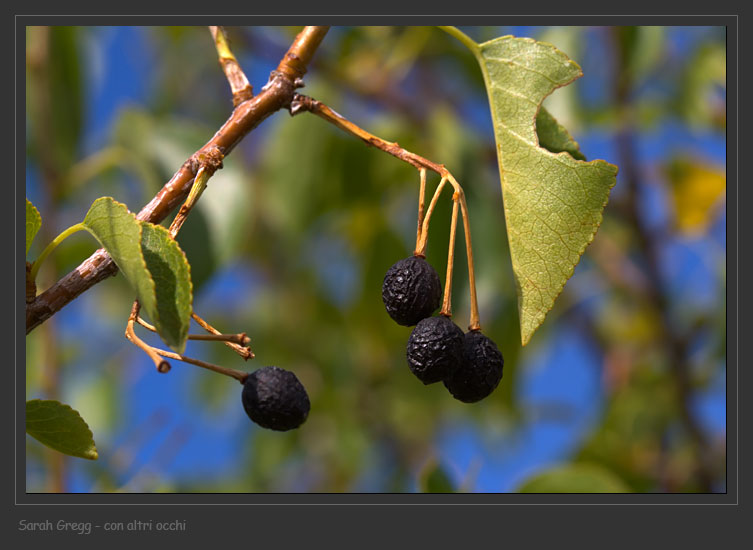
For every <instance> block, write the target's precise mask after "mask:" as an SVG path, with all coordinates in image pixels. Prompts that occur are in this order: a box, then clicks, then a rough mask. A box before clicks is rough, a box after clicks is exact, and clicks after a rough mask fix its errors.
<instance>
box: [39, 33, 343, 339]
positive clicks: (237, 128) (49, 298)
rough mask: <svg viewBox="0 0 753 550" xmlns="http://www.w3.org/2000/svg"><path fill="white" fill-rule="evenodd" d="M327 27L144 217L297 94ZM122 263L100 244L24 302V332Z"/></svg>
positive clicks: (164, 211) (294, 51) (157, 212)
mask: <svg viewBox="0 0 753 550" xmlns="http://www.w3.org/2000/svg"><path fill="white" fill-rule="evenodd" d="M328 30H329V27H326V26H309V27H305V28H304V29H303V30H302V31H301V32H300V33H299V34H298V36H297V37H296V38H295V40H294V41H293V43H292V44H291V46H290V48H289V49H288V51H287V53H286V54H285V56H284V57H283V58H282V60H281V61H280V63H279V65H278V67H277V70H275V71H273V72H272V74H271V75H270V79H269V82H267V84H266V86H264V88H263V89H262V91H261V93H259V94H258V95H256V96H255V97H253V98H251V99H248V100H246V101H244V102H243V103H240V104H239V105H238V106H237V107H236V108H235V109H234V110H233V112H232V114H231V115H230V118H228V120H227V121H226V122H225V123H224V124H223V125H222V127H221V128H220V129H219V130H218V131H217V133H215V134H214V136H213V137H212V138H211V139H210V140H209V141H208V142H207V143H206V144H205V145H204V146H203V147H202V148H201V149H199V150H198V151H197V152H196V153H194V154H193V155H192V156H191V158H189V159H188V160H187V161H186V162H184V163H183V165H182V166H181V167H180V169H179V170H178V171H177V172H176V173H175V174H174V175H173V177H172V178H170V181H168V182H167V183H166V184H165V185H164V186H163V187H162V189H161V190H160V191H159V193H157V195H155V197H154V198H153V199H152V200H151V201H150V202H149V203H148V204H147V205H146V206H144V207H143V208H142V209H141V211H140V212H139V213H138V215H137V218H138V219H139V220H142V221H148V222H152V223H159V222H160V221H162V220H163V219H165V218H166V217H167V215H168V214H169V213H170V212H171V211H172V210H173V209H175V208H176V207H177V206H178V205H179V204H180V203H181V202H182V201H183V200H184V199H185V198H186V196H187V195H188V192H189V191H190V189H191V184H192V182H193V179H194V177H195V176H196V172H197V171H198V168H199V163H198V158H199V157H200V156H202V155H206V154H207V153H208V152H209V151H210V150H213V149H215V148H219V149H220V151H222V153H223V154H224V155H225V156H227V155H228V154H230V152H231V151H232V150H233V149H234V148H235V146H236V145H238V143H239V142H240V141H241V140H242V139H243V138H244V137H245V136H246V134H248V133H249V132H250V131H252V130H253V129H254V128H256V127H257V126H258V125H259V124H260V123H261V122H262V121H263V120H264V119H266V118H267V117H268V116H270V115H271V114H273V113H275V112H277V111H279V110H280V109H283V108H286V107H287V106H288V105H290V102H291V100H292V99H293V94H294V93H295V90H296V88H297V87H300V85H301V80H300V79H301V78H303V75H304V74H305V73H306V67H307V65H308V63H309V62H310V61H311V58H312V56H313V55H314V53H315V52H316V50H317V48H318V47H319V44H320V43H321V41H322V39H323V38H324V36H325V35H326V34H327V31H328ZM117 271H118V268H117V266H116V265H115V263H114V262H113V261H112V258H110V256H109V255H108V254H107V252H105V250H104V249H102V248H100V249H99V250H97V251H96V252H94V254H92V255H91V256H90V257H89V258H87V259H86V260H84V261H83V262H82V263H81V264H80V265H79V266H78V267H77V268H76V269H74V270H73V271H71V272H70V273H69V274H68V275H66V276H65V277H63V278H62V279H60V280H59V281H58V282H57V283H55V284H54V285H53V286H51V287H50V288H49V289H47V290H46V291H44V292H43V293H42V294H40V295H39V296H37V297H36V298H35V299H34V301H32V302H31V303H29V304H27V306H26V333H27V334H28V333H29V332H31V331H32V330H34V329H35V328H36V327H38V326H39V325H40V324H41V323H43V322H44V321H46V320H47V319H49V318H50V317H51V316H53V315H54V314H55V313H57V312H58V311H60V310H61V309H62V308H63V307H64V306H65V305H67V304H68V303H70V302H71V301H72V300H74V299H76V298H77V297H78V296H80V295H81V294H82V293H83V292H85V291H86V290H88V289H90V288H91V287H92V286H94V285H95V284H97V283H99V282H100V281H102V280H104V279H106V278H107V277H110V276H112V275H115V273H117Z"/></svg>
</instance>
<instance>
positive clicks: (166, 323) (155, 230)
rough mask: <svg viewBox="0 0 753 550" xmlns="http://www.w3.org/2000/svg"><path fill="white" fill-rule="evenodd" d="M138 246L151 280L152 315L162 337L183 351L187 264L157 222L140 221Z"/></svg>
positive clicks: (186, 321)
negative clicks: (154, 301) (154, 305)
mask: <svg viewBox="0 0 753 550" xmlns="http://www.w3.org/2000/svg"><path fill="white" fill-rule="evenodd" d="M141 226H142V234H141V250H142V252H143V254H144V260H145V261H146V267H147V269H148V270H149V273H151V275H152V279H153V280H154V283H155V285H156V286H155V289H156V299H157V314H156V317H153V319H154V320H155V324H156V327H157V330H158V331H159V334H160V336H161V337H162V339H163V340H164V341H165V343H167V345H169V346H170V347H171V348H173V349H174V350H175V351H177V352H178V353H183V351H184V350H185V347H186V339H187V338H188V326H189V324H190V321H191V304H192V302H193V298H192V286H191V268H190V266H189V265H188V261H187V260H186V256H185V254H184V253H183V251H182V250H181V249H180V247H179V246H178V243H177V242H175V241H174V240H173V239H172V238H170V233H169V231H168V230H167V229H165V228H164V227H162V226H161V225H154V224H153V223H149V222H141Z"/></svg>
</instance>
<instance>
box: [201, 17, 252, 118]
mask: <svg viewBox="0 0 753 550" xmlns="http://www.w3.org/2000/svg"><path fill="white" fill-rule="evenodd" d="M209 32H211V33H212V38H214V45H215V47H216V48H217V55H218V57H219V61H220V66H221V67H222V70H223V72H224V73H225V76H226V77H227V81H228V83H229V84H230V91H231V92H233V107H237V106H238V105H240V104H241V103H243V102H244V101H246V100H249V99H251V98H252V97H254V89H253V88H252V87H251V84H250V83H249V82H248V79H247V78H246V75H245V73H244V72H243V69H241V66H240V65H239V64H238V60H237V59H235V56H234V55H233V52H232V51H230V44H229V43H228V40H227V36H226V35H225V29H224V28H222V27H211V26H210V27H209Z"/></svg>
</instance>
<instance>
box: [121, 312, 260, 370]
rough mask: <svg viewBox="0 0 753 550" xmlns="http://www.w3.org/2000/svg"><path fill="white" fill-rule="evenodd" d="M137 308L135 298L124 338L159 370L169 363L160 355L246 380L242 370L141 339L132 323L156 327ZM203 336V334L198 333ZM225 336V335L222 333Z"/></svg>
mask: <svg viewBox="0 0 753 550" xmlns="http://www.w3.org/2000/svg"><path fill="white" fill-rule="evenodd" d="M139 309H141V306H140V305H139V301H138V300H136V301H135V302H134V303H133V308H132V309H131V314H130V315H129V316H128V324H127V325H126V338H128V341H129V342H131V343H133V344H135V345H136V346H138V347H139V348H141V349H142V350H143V351H144V353H146V354H147V355H148V356H149V358H150V359H151V360H152V361H154V364H155V365H156V366H157V370H158V371H159V372H168V371H169V370H170V368H171V367H170V363H168V362H167V361H165V360H164V359H162V357H169V358H170V359H177V360H178V361H183V362H184V363H190V364H191V365H196V366H198V367H202V368H205V369H209V370H211V371H214V372H218V373H220V374H224V375H225V376H230V377H232V378H235V379H236V380H238V381H239V382H240V383H241V384H243V383H244V382H245V381H246V378H248V373H247V372H242V371H239V370H235V369H229V368H226V367H221V366H219V365H215V364H213V363H207V362H206V361H201V360H200V359H194V358H193V357H188V356H186V355H181V354H179V353H173V352H172V351H167V350H164V349H160V348H155V347H154V346H150V345H149V344H147V343H146V342H144V341H143V340H141V339H140V338H139V337H138V336H136V333H135V332H134V330H133V325H134V323H136V322H137V323H139V324H140V325H141V326H143V327H145V328H147V329H149V330H152V331H154V332H156V329H155V328H154V326H153V325H150V324H149V323H147V322H146V321H144V320H143V319H141V318H140V317H139ZM199 336H203V335H199ZM222 336H227V335H222ZM234 336H243V337H244V338H248V337H247V336H246V335H245V334H243V335H234ZM198 339H209V338H206V337H204V338H198Z"/></svg>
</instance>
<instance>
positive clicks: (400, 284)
mask: <svg viewBox="0 0 753 550" xmlns="http://www.w3.org/2000/svg"><path fill="white" fill-rule="evenodd" d="M382 301H383V302H384V307H385V308H387V313H389V314H390V317H392V318H393V319H394V320H395V322H396V323H398V324H400V325H404V326H406V327H410V326H413V325H415V324H416V323H418V322H419V321H420V320H421V319H425V318H426V317H430V316H431V314H432V313H434V312H435V311H436V309H437V308H438V307H439V304H440V303H441V302H442V282H441V281H440V280H439V275H437V272H436V271H435V270H434V268H433V267H432V266H431V264H429V262H427V261H426V260H425V259H423V258H418V257H416V256H411V257H410V258H405V259H404V260H400V261H399V262H397V263H396V264H395V265H393V266H392V267H391V268H389V269H388V270H387V274H386V275H385V276H384V282H383V283H382Z"/></svg>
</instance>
